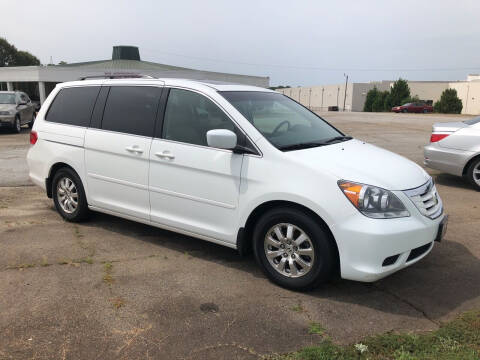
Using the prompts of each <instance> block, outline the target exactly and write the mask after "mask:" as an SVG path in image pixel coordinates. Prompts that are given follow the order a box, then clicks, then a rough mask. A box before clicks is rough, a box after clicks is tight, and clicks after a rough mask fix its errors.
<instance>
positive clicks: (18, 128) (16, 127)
mask: <svg viewBox="0 0 480 360" xmlns="http://www.w3.org/2000/svg"><path fill="white" fill-rule="evenodd" d="M12 131H13V132H14V133H15V134H19V133H20V132H21V131H22V123H21V122H20V117H19V116H18V115H17V116H15V120H14V122H13V126H12Z"/></svg>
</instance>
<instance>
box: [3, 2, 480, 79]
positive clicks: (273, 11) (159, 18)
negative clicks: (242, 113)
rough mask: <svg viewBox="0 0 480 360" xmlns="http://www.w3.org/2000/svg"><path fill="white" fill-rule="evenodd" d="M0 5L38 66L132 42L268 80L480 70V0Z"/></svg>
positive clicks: (169, 57)
mask: <svg viewBox="0 0 480 360" xmlns="http://www.w3.org/2000/svg"><path fill="white" fill-rule="evenodd" d="M0 9H1V12H0V13H1V14H2V19H1V21H0V37H5V38H7V40H8V41H9V42H10V43H13V44H14V45H15V46H16V47H17V48H18V49H21V50H27V51H30V52H31V53H33V54H34V55H36V56H37V57H38V58H39V59H40V61H41V62H42V63H48V62H49V61H50V56H51V57H52V58H53V62H54V63H58V62H59V61H61V60H63V61H67V62H69V63H71V62H79V61H91V60H102V59H109V58H111V53H112V46H113V45H136V46H138V47H139V48H140V56H141V58H142V60H147V61H153V62H159V63H164V64H170V65H177V66H184V67H191V68H195V69H203V70H213V71H221V72H233V73H240V74H250V75H261V76H270V83H271V84H272V85H278V84H283V85H291V86H298V85H318V84H331V83H338V82H343V81H344V76H343V74H344V73H345V72H346V73H347V74H349V76H350V80H351V81H354V82H361V81H371V80H382V79H396V78H398V77H403V78H407V79H411V80H463V79H465V78H466V75H467V74H468V73H476V72H477V73H478V72H480V25H479V24H480V20H479V15H480V0H471V1H470V0H457V1H449V0H417V1H410V0H402V1H393V0H378V1H368V0H362V1H357V0H351V1H349V0H344V1H338V0H337V1H335V0H329V1H320V0H317V1H301V0H287V1H282V0H271V1H270V0H268V1H267V0H254V1H251V0H241V1H238V0H223V1H222V0H201V1H194V0H191V1H182V0H175V1H171V0H169V1H162V0H157V1H154V0H136V1H126V0H115V1H102V0H97V1H92V0H81V1H70V0H44V1H41V2H39V1H38V0H37V1H30V0H24V1H15V0H0Z"/></svg>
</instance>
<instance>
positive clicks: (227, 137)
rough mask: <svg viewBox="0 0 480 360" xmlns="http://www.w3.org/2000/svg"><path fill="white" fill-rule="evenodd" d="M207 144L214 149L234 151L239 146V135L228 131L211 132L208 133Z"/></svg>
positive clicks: (215, 130) (216, 130) (217, 130)
mask: <svg viewBox="0 0 480 360" xmlns="http://www.w3.org/2000/svg"><path fill="white" fill-rule="evenodd" d="M207 144H208V146H210V147H214V148H219V149H228V150H232V149H234V148H235V147H236V146H237V135H235V133H234V132H233V131H231V130H226V129H214V130H210V131H207Z"/></svg>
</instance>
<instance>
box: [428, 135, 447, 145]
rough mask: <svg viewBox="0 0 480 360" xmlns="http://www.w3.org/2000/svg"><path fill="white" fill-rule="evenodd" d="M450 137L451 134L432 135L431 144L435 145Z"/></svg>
mask: <svg viewBox="0 0 480 360" xmlns="http://www.w3.org/2000/svg"><path fill="white" fill-rule="evenodd" d="M448 135H450V134H432V136H430V142H431V143H434V142H437V141H440V140H442V139H445V138H446V137H447V136H448Z"/></svg>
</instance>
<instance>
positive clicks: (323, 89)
mask: <svg viewBox="0 0 480 360" xmlns="http://www.w3.org/2000/svg"><path fill="white" fill-rule="evenodd" d="M324 91H325V88H324V87H322V109H321V110H322V111H323V92H324Z"/></svg>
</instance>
